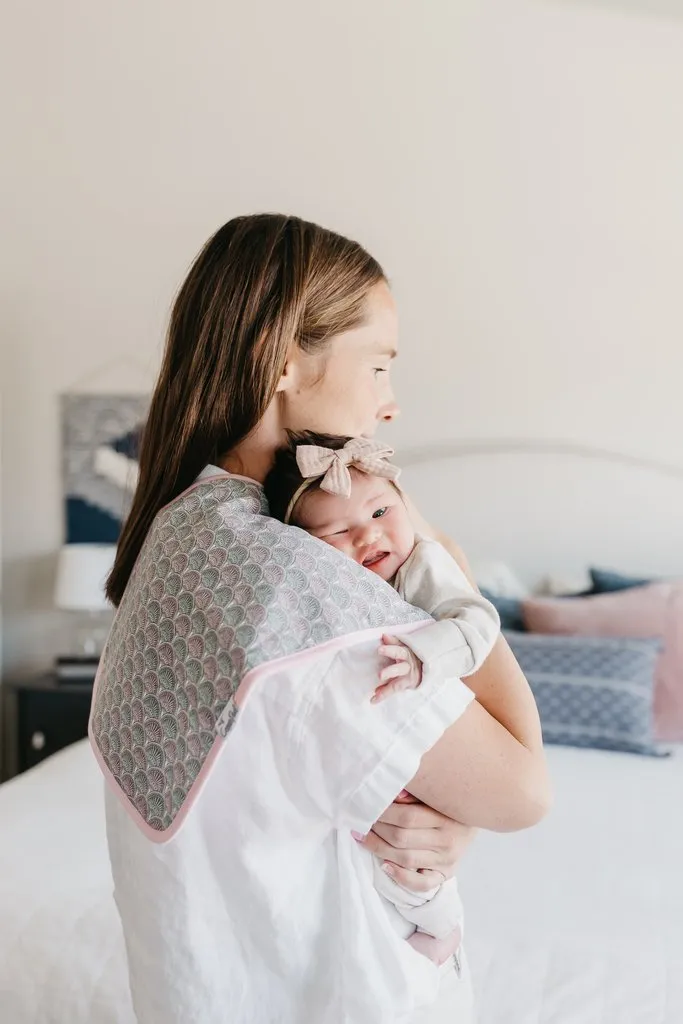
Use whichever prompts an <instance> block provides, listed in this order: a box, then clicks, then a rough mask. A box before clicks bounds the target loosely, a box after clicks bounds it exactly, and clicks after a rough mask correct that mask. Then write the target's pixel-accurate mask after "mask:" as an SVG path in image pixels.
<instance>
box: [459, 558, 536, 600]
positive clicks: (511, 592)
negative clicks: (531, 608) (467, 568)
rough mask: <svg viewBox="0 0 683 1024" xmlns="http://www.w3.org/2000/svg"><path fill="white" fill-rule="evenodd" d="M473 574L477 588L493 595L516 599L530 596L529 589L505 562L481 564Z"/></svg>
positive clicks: (476, 566)
mask: <svg viewBox="0 0 683 1024" xmlns="http://www.w3.org/2000/svg"><path fill="white" fill-rule="evenodd" d="M473 572H474V578H475V580H476V581H477V586H478V587H483V588H484V589H485V590H488V591H489V593H491V594H497V595H498V596H499V597H512V598H515V599H519V598H522V597H528V596H529V593H530V591H529V588H528V587H526V586H525V585H524V584H523V583H522V581H521V580H520V579H519V577H518V576H517V575H516V574H515V572H514V570H513V569H511V568H510V566H509V565H506V564H505V562H479V563H478V564H477V565H475V566H474V569H473Z"/></svg>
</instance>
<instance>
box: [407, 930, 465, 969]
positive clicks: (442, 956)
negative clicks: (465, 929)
mask: <svg viewBox="0 0 683 1024" xmlns="http://www.w3.org/2000/svg"><path fill="white" fill-rule="evenodd" d="M461 942H462V932H461V931H460V929H459V928H456V929H455V931H454V932H453V934H452V935H448V936H447V937H446V938H445V939H435V938H434V936H433V935H427V934H426V933H425V932H414V933H413V934H412V935H411V936H410V938H409V939H408V944H409V945H410V946H412V947H413V949H414V950H416V951H417V952H418V953H421V954H422V956H426V957H427V959H428V960H431V961H432V963H433V964H436V966H437V967H441V964H445V963H446V961H447V960H448V958H449V957H451V956H453V954H454V953H457V951H458V950H459V949H460V943H461Z"/></svg>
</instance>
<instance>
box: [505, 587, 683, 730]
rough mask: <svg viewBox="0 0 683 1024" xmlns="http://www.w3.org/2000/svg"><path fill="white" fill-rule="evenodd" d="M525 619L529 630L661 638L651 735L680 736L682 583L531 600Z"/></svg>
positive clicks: (682, 719)
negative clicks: (653, 723)
mask: <svg viewBox="0 0 683 1024" xmlns="http://www.w3.org/2000/svg"><path fill="white" fill-rule="evenodd" d="M522 607H523V612H524V622H525V624H526V627H527V629H528V630H529V631H530V632H532V633H559V634H562V635H565V636H622V637H660V638H661V639H662V641H663V643H664V647H663V649H662V652H661V654H660V655H659V658H658V659H657V669H656V679H655V700H654V717H655V734H656V736H657V739H659V740H665V741H666V740H668V741H669V742H678V741H681V740H683V584H682V583H653V584H651V585H650V586H647V587H635V588H633V589H632V590H621V591H618V592H617V593H611V594H596V595H594V596H591V597H567V598H530V599H529V600H527V601H525V602H524V604H523V606H522Z"/></svg>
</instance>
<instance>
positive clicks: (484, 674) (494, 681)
mask: <svg viewBox="0 0 683 1024" xmlns="http://www.w3.org/2000/svg"><path fill="white" fill-rule="evenodd" d="M407 505H408V509H409V511H410V515H411V518H412V520H413V522H414V523H415V528H416V530H417V531H418V532H419V533H422V534H424V535H425V536H428V537H432V538H433V539H434V540H437V541H438V542H439V543H440V544H441V545H442V546H443V547H444V548H445V549H446V551H448V553H449V555H450V556H451V557H452V558H453V559H455V561H456V562H457V563H458V565H459V566H460V568H461V569H462V571H463V572H464V573H465V575H466V576H467V578H468V580H469V581H470V583H471V584H472V586H473V587H475V588H476V587H477V584H476V581H475V579H474V576H473V575H472V569H471V568H470V565H469V563H468V561H467V558H466V557H465V553H464V552H463V550H462V548H460V547H459V546H458V545H457V544H456V543H455V541H453V540H451V538H450V537H447V536H446V535H445V534H444V533H442V532H441V531H439V530H437V529H435V528H434V527H432V526H430V525H429V523H427V522H426V521H425V519H424V518H423V517H422V516H421V515H420V513H419V512H418V511H417V509H416V508H415V506H414V505H413V503H412V502H411V501H410V500H408V501H407ZM467 685H468V686H469V688H470V689H471V690H472V691H473V693H474V695H475V697H476V698H477V701H478V703H479V704H481V706H482V707H483V708H485V709H486V711H488V713H489V715H490V716H491V717H492V718H494V719H495V720H496V721H497V722H499V723H500V724H501V725H502V726H503V727H504V728H505V729H506V730H507V731H508V732H509V733H510V734H511V736H513V737H514V738H515V739H516V740H517V741H518V742H519V743H521V744H522V745H523V746H524V747H526V749H527V750H529V751H530V752H531V753H533V754H535V755H536V758H535V761H536V762H537V767H538V769H539V772H540V775H541V776H543V777H545V785H546V787H547V786H548V780H547V775H546V772H545V758H544V757H543V739H542V736H541V723H540V720H539V717H538V709H537V707H536V701H535V700H534V696H533V694H532V692H531V688H530V686H529V684H528V682H527V680H526V677H525V675H524V673H523V672H522V670H521V668H520V667H519V665H518V664H517V660H516V658H515V656H514V654H513V653H512V651H511V650H510V648H509V646H508V644H507V642H506V641H505V639H504V638H503V637H500V638H499V639H498V641H497V642H496V645H495V647H494V648H493V650H492V651H491V653H490V654H489V656H488V658H487V659H486V661H485V662H484V664H483V665H482V667H481V668H480V669H479V671H478V672H474V673H473V674H472V675H471V676H468V677H467Z"/></svg>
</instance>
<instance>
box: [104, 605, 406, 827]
mask: <svg viewBox="0 0 683 1024" xmlns="http://www.w3.org/2000/svg"><path fill="white" fill-rule="evenodd" d="M424 625H425V623H424V622H423V621H419V622H413V623H408V624H403V625H397V626H392V625H388V626H384V627H382V628H381V629H367V630H362V631H361V632H358V633H353V634H348V635H346V636H341V637H335V638H334V639H332V640H328V641H326V642H325V643H323V644H320V645H319V646H318V647H314V648H309V649H308V650H305V651H297V652H296V653H294V654H288V655H285V656H284V657H281V658H275V659H274V660H273V661H269V662H267V663H266V664H263V665H258V666H257V667H256V668H254V669H252V670H251V671H250V672H247V674H246V675H245V677H244V679H242V681H241V683H240V685H239V686H238V688H237V691H236V693H235V697H234V702H235V704H236V706H237V707H238V708H239V709H242V708H243V707H244V704H245V702H246V701H247V699H248V697H249V695H250V693H251V692H252V690H253V689H254V687H255V686H256V685H257V684H258V683H260V682H261V681H262V680H263V679H265V678H267V677H268V676H269V675H271V674H272V672H273V671H275V670H276V669H280V668H282V667H283V666H284V665H288V666H290V665H291V666H297V665H301V664H302V663H304V662H306V661H310V660H311V659H312V658H314V657H317V656H318V655H319V654H329V653H331V652H334V651H338V650H342V649H343V648H345V647H350V646H352V645H353V644H355V643H362V642H363V641H366V640H373V639H375V640H377V641H379V640H381V638H382V635H383V634H384V633H385V632H386V631H387V629H390V630H391V632H392V633H393V634H395V635H396V636H406V635H407V634H408V633H413V632H414V631H415V630H417V629H421V628H423V627H424ZM102 663H103V660H101V661H100V666H101V665H102ZM99 680H100V667H99V666H98V669H97V673H96V675H95V682H94V684H93V699H92V704H91V708H90V718H89V721H88V738H89V740H90V746H91V748H92V750H93V753H94V755H95V758H96V760H97V763H98V764H99V766H100V769H101V771H102V774H103V775H104V777H105V779H106V780H107V784H108V785H109V787H110V788H111V789H112V790H113V791H114V794H115V796H116V798H117V800H118V801H119V803H120V804H121V806H122V807H123V808H124V809H125V810H126V812H127V814H128V816H129V817H130V818H131V820H132V821H134V822H135V824H136V825H137V827H138V828H139V829H140V830H141V831H142V833H143V835H145V836H146V837H147V839H150V840H151V841H152V842H153V843H157V844H159V845H163V844H164V843H167V842H169V841H170V840H171V839H173V837H174V836H175V835H177V833H178V832H179V830H180V829H181V828H182V826H183V824H184V822H185V820H186V818H187V816H188V814H189V813H190V811H191V810H192V807H193V806H194V805H195V803H196V802H197V800H198V799H199V797H200V795H201V792H202V790H203V788H204V785H205V784H206V781H207V779H208V777H209V775H210V774H211V769H212V767H213V765H214V764H215V762H216V760H217V759H218V757H219V756H220V754H221V752H222V750H223V745H224V743H225V738H224V737H223V736H222V735H221V734H220V733H216V737H215V739H214V743H213V746H212V747H211V750H210V752H209V754H208V755H207V757H206V760H205V761H204V764H203V765H202V767H201V769H200V771H199V773H198V775H197V778H196V779H195V780H194V782H193V783H192V786H191V787H190V789H189V790H188V793H187V796H186V797H185V800H184V801H183V805H182V807H181V808H180V810H179V811H178V813H177V814H176V816H175V818H174V820H173V823H172V824H171V825H170V826H169V827H168V828H167V829H165V830H164V831H163V832H160V831H159V830H158V829H154V828H152V827H151V826H150V825H148V824H147V822H146V821H144V819H143V818H142V817H141V816H140V815H139V814H138V812H137V810H136V808H135V806H134V805H133V804H132V803H131V802H130V800H129V799H128V797H127V796H126V794H125V793H124V791H123V790H122V789H121V787H120V786H119V784H118V782H117V781H116V779H115V777H114V775H113V774H112V772H111V771H110V769H109V767H108V765H107V763H106V761H105V760H104V758H103V756H102V754H101V752H100V750H99V747H98V745H97V741H96V739H95V736H94V733H93V728H92V719H93V708H94V707H95V702H96V698H97V690H98V684H99ZM369 699H370V698H369V697H368V700H369Z"/></svg>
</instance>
